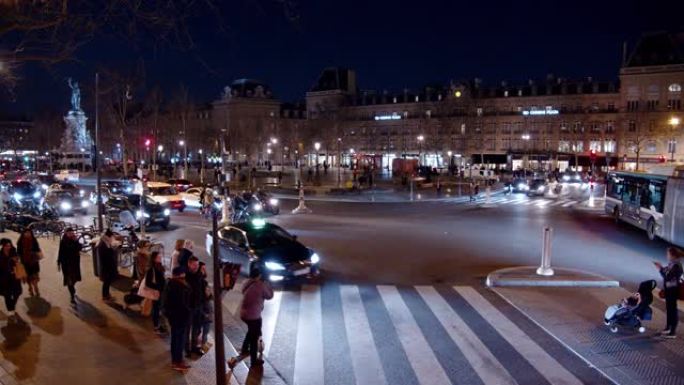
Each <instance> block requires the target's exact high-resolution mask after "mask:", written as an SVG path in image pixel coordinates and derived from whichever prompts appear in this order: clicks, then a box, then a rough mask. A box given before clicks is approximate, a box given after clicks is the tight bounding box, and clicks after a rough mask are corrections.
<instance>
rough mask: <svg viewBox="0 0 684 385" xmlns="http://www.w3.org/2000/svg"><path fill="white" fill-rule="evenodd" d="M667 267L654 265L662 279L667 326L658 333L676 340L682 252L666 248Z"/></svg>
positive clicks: (656, 263) (655, 263) (673, 248)
mask: <svg viewBox="0 0 684 385" xmlns="http://www.w3.org/2000/svg"><path fill="white" fill-rule="evenodd" d="M666 253H667V262H668V264H667V266H663V265H661V264H660V263H658V262H654V265H655V266H656V268H658V270H659V271H660V275H661V276H662V277H663V291H664V293H665V310H666V311H667V325H666V326H665V329H664V330H663V331H662V332H661V333H660V334H661V335H662V336H663V337H665V338H677V333H676V332H677V324H678V323H679V310H677V300H678V299H679V290H680V287H679V286H680V285H681V284H682V283H681V279H682V273H683V272H682V263H681V261H680V258H681V256H682V251H681V250H679V249H677V248H675V247H668V248H667V251H666Z"/></svg>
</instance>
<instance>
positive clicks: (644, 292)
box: [603, 280, 656, 333]
mask: <svg viewBox="0 0 684 385" xmlns="http://www.w3.org/2000/svg"><path fill="white" fill-rule="evenodd" d="M655 287H656V281H655V280H648V281H644V282H641V283H640V284H639V290H638V291H637V292H636V293H633V294H632V295H630V296H629V297H626V298H623V299H622V301H620V303H618V304H615V305H611V306H609V307H608V308H607V309H606V312H605V313H604V317H603V322H604V324H605V325H606V326H609V327H610V331H611V332H613V333H617V331H618V327H619V326H622V327H628V328H632V329H636V330H637V331H639V333H644V332H645V331H646V328H645V327H644V326H643V325H642V324H641V321H650V320H651V318H652V317H653V310H652V309H651V304H652V303H653V289H655Z"/></svg>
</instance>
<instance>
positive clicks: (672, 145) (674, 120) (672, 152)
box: [670, 116, 679, 163]
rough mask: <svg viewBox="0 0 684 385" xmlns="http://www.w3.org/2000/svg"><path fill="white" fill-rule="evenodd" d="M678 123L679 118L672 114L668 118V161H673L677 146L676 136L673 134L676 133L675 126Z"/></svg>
mask: <svg viewBox="0 0 684 385" xmlns="http://www.w3.org/2000/svg"><path fill="white" fill-rule="evenodd" d="M678 125H679V118H678V117H675V116H673V117H672V118H670V126H672V139H670V162H672V163H674V161H675V158H674V155H675V150H676V146H677V137H676V136H675V135H676V133H677V126H678Z"/></svg>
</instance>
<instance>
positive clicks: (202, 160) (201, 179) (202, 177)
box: [198, 148, 204, 184]
mask: <svg viewBox="0 0 684 385" xmlns="http://www.w3.org/2000/svg"><path fill="white" fill-rule="evenodd" d="M198 152H199V155H200V162H201V163H200V183H201V184H204V150H202V149H201V148H200V149H199V151H198Z"/></svg>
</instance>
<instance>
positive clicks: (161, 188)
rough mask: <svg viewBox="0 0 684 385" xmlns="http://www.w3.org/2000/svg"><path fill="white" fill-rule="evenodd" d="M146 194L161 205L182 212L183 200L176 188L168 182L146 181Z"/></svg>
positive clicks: (183, 207) (183, 208)
mask: <svg viewBox="0 0 684 385" xmlns="http://www.w3.org/2000/svg"><path fill="white" fill-rule="evenodd" d="M147 188H148V190H149V193H148V196H149V197H150V198H151V199H152V200H153V201H155V202H157V203H159V204H160V205H162V206H165V207H169V208H171V209H175V210H178V211H179V212H183V210H185V201H184V200H183V197H182V196H181V195H180V194H178V192H177V191H176V189H175V188H174V187H173V186H171V185H170V184H168V183H161V182H148V183H147Z"/></svg>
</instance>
